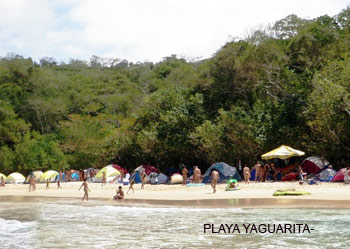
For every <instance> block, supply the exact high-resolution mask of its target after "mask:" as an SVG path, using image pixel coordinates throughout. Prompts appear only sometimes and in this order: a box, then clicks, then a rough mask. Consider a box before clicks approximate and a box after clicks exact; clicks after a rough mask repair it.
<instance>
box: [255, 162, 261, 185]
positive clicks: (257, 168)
mask: <svg viewBox="0 0 350 249" xmlns="http://www.w3.org/2000/svg"><path fill="white" fill-rule="evenodd" d="M254 168H255V182H258V179H259V181H261V178H260V170H261V164H260V163H257V164H255V166H254Z"/></svg>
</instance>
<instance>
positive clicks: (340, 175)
mask: <svg viewBox="0 0 350 249" xmlns="http://www.w3.org/2000/svg"><path fill="white" fill-rule="evenodd" d="M344 170H346V168H343V169H341V170H339V171H338V172H337V173H336V174H335V176H333V178H332V181H331V182H343V181H344V173H343V172H344Z"/></svg>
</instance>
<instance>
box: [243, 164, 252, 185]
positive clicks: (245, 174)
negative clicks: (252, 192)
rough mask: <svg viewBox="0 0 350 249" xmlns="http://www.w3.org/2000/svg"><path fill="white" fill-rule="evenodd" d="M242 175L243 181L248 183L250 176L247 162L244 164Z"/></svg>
mask: <svg viewBox="0 0 350 249" xmlns="http://www.w3.org/2000/svg"><path fill="white" fill-rule="evenodd" d="M243 175H244V181H245V183H246V184H247V183H249V178H250V169H249V167H248V165H247V164H245V165H244V168H243Z"/></svg>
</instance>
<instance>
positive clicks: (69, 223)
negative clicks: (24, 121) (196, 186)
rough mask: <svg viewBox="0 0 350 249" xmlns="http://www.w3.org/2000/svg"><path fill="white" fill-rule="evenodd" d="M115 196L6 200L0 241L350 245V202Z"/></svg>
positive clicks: (0, 213)
mask: <svg viewBox="0 0 350 249" xmlns="http://www.w3.org/2000/svg"><path fill="white" fill-rule="evenodd" d="M114 203H115V202H103V201H91V202H89V203H82V202H79V201H76V200H64V201H63V200H47V199H45V201H43V202H21V201H16V202H9V201H6V200H5V201H2V202H1V206H0V247H1V248H73V247H74V248H349V247H350V245H349V243H350V233H349V224H350V211H349V210H345V209H334V210H333V209H241V208H191V207H157V206H146V207H140V206H138V207H133V206H117V205H115V204H114ZM205 223H210V224H215V225H217V226H219V225H220V224H225V223H227V224H239V226H241V227H242V224H243V223H254V224H257V225H258V224H264V223H265V224H267V223H269V224H273V223H274V224H285V223H288V224H289V223H291V224H295V223H303V224H308V226H309V227H310V228H313V229H314V231H311V233H310V234H309V233H304V234H288V233H287V234H281V233H278V234H269V233H253V234H246V233H245V232H243V230H241V232H242V233H241V234H237V233H234V234H212V233H206V234H205V233H204V232H203V227H204V224H205Z"/></svg>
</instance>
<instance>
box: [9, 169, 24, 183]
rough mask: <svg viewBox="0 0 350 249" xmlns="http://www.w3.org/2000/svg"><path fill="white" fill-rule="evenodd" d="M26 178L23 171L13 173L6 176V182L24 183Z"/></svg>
mask: <svg viewBox="0 0 350 249" xmlns="http://www.w3.org/2000/svg"><path fill="white" fill-rule="evenodd" d="M25 180H26V178H25V177H24V176H23V175H22V174H21V173H17V172H15V173H12V174H9V175H8V176H7V177H6V183H23V182H24V181H25Z"/></svg>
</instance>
